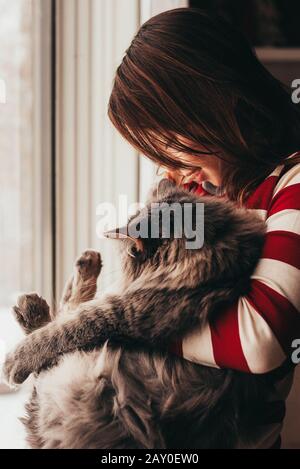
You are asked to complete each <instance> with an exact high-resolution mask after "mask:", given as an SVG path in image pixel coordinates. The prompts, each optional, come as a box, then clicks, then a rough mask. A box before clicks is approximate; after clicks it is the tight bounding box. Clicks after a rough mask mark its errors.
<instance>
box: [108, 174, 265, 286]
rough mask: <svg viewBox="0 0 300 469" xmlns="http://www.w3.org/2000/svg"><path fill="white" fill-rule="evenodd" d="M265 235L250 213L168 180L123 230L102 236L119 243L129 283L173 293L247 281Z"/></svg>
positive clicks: (157, 189)
mask: <svg viewBox="0 0 300 469" xmlns="http://www.w3.org/2000/svg"><path fill="white" fill-rule="evenodd" d="M263 235H264V224H263V223H262V222H261V221H260V220H259V219H258V218H257V217H256V216H254V215H253V214H252V213H250V212H249V211H246V210H244V209H238V208H237V207H236V206H234V205H233V204H232V203H230V202H227V201H226V202H225V201H222V200H220V199H217V198H215V197H199V196H196V195H194V194H192V193H190V192H187V191H185V190H183V189H182V188H179V187H177V186H176V185H175V184H174V183H173V182H171V181H169V180H166V179H164V180H162V181H161V182H160V183H159V184H158V185H157V186H156V187H155V188H154V189H153V190H152V191H151V196H150V198H149V201H148V203H147V205H146V207H145V208H143V209H141V210H140V211H139V212H138V213H136V214H135V215H134V216H133V217H131V218H130V220H129V221H128V224H127V225H126V226H123V227H121V228H117V229H115V230H111V231H109V232H107V233H106V236H107V237H108V238H114V239H117V240H118V241H119V244H120V248H121V254H122V261H123V268H124V273H125V275H126V277H127V279H129V280H135V279H137V278H141V280H143V281H144V280H146V279H147V282H150V283H151V282H153V284H157V282H158V281H159V282H160V284H161V285H166V284H168V286H170V282H172V287H174V288H176V287H177V288H180V287H182V286H185V287H192V288H194V287H196V286H197V285H200V284H204V283H207V282H216V281H218V282H219V281H222V280H226V281H228V280H229V281H230V280H232V281H233V282H234V281H235V280H239V279H240V278H241V276H242V277H249V276H250V275H251V273H252V271H253V269H254V267H255V265H256V263H257V260H258V258H259V256H260V252H261V248H262V243H263Z"/></svg>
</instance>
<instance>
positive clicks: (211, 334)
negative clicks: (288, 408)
mask: <svg viewBox="0 0 300 469" xmlns="http://www.w3.org/2000/svg"><path fill="white" fill-rule="evenodd" d="M291 156H295V155H291ZM196 193H199V195H207V192H206V191H204V189H203V188H202V187H201V186H199V188H198V189H197V190H196ZM246 207H247V208H248V209H249V210H253V211H255V212H256V213H257V214H258V215H259V216H260V217H261V218H262V219H263V220H264V221H265V222H266V225H267V233H266V237H265V242H264V247H263V253H262V257H261V259H260V261H259V263H258V265H257V267H256V269H255V272H254V273H253V275H252V282H251V290H250V292H249V294H248V295H246V296H243V297H241V298H239V300H238V301H237V302H236V303H235V304H233V305H231V306H230V307H227V308H226V309H224V310H223V311H220V312H219V314H218V316H217V318H216V319H215V320H214V321H213V322H211V323H210V324H208V325H207V326H206V327H204V328H199V329H196V330H193V331H192V332H191V333H189V334H188V335H187V336H185V337H184V338H183V339H182V341H180V342H179V343H178V344H176V345H177V347H176V349H177V352H178V353H179V354H180V355H181V356H183V357H184V358H185V359H187V360H190V361H192V362H194V363H200V364H203V365H208V366H213V367H221V368H232V369H236V370H240V371H244V372H250V373H267V372H269V371H270V370H273V369H276V368H278V367H280V366H281V365H282V364H283V362H285V361H286V359H287V357H290V355H291V350H292V349H291V344H292V342H293V340H294V339H295V338H300V313H299V312H300V164H297V165H295V166H294V167H292V168H291V169H289V170H287V171H284V169H283V166H279V167H278V168H276V170H275V171H273V173H272V174H270V175H269V176H268V177H267V178H266V179H265V180H264V181H263V182H262V183H261V184H260V185H259V186H258V187H257V189H256V190H255V191H254V192H253V193H252V195H251V196H250V197H249V198H248V200H247V202H246ZM287 381H289V384H288V386H286V384H287ZM291 382H292V377H291V373H290V375H289V376H287V377H285V379H284V380H282V381H281V382H280V383H279V384H280V386H279V388H280V389H279V388H278V389H279V391H278V392H279V394H278V396H276V398H275V399H276V400H277V399H281V400H282V399H285V398H286V397H287V394H288V392H289V389H290V386H291ZM283 389H284V390H283ZM273 398H274V396H273ZM282 418H283V416H282ZM269 430H270V431H269V435H268V438H267V439H266V441H265V443H262V444H258V446H259V447H261V446H264V447H270V446H271V445H272V443H273V442H274V441H275V439H276V438H277V437H278V435H279V433H280V430H281V425H279V422H278V424H277V425H276V428H275V427H274V425H273V426H272V428H270V429H269Z"/></svg>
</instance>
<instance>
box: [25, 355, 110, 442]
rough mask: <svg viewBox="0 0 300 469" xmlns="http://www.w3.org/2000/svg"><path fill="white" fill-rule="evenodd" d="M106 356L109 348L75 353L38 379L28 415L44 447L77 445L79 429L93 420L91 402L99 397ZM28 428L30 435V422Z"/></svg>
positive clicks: (43, 372)
mask: <svg viewBox="0 0 300 469" xmlns="http://www.w3.org/2000/svg"><path fill="white" fill-rule="evenodd" d="M104 358H105V348H101V349H99V350H94V351H92V352H73V353H70V354H67V355H64V356H63V357H62V358H61V360H60V362H59V363H58V364H57V365H56V366H54V367H53V368H51V369H49V370H45V371H42V372H41V373H40V374H39V376H38V377H37V378H36V382H35V389H36V393H34V395H33V398H32V402H33V405H31V407H30V410H29V412H28V414H29V416H30V417H31V418H33V420H34V425H35V426H37V427H38V434H39V435H41V436H42V441H43V445H42V447H43V448H71V447H76V445H77V444H76V433H77V431H79V432H82V428H84V422H85V421H86V422H88V421H91V415H90V409H89V408H88V402H93V401H94V402H96V400H97V399H96V397H97V395H98V394H99V389H98V386H97V384H96V383H100V380H99V376H100V375H101V372H102V371H103V368H104V361H105V360H104ZM27 429H28V430H29V432H28V433H29V435H30V427H29V425H28V424H27ZM72 438H73V442H72V441H71V439H72ZM29 442H30V440H29ZM34 446H35V445H34ZM35 447H36V446H35ZM38 447H40V445H39V446H38Z"/></svg>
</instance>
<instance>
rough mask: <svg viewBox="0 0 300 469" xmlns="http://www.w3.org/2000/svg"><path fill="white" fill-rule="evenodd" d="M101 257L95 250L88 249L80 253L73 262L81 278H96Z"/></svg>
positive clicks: (99, 270)
mask: <svg viewBox="0 0 300 469" xmlns="http://www.w3.org/2000/svg"><path fill="white" fill-rule="evenodd" d="M101 268H102V259H101V255H100V253H99V252H97V251H93V250H88V251H85V252H83V253H82V254H81V256H80V257H79V258H78V259H77V261H76V263H75V269H76V271H77V273H78V275H79V277H80V278H82V280H84V281H86V280H88V279H90V278H97V277H98V275H99V274H100V272H101Z"/></svg>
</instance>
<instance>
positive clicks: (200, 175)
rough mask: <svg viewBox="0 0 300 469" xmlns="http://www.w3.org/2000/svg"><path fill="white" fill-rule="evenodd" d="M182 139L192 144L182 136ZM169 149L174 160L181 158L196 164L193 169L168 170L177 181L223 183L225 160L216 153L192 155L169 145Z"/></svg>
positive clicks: (180, 159)
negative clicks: (223, 164)
mask: <svg viewBox="0 0 300 469" xmlns="http://www.w3.org/2000/svg"><path fill="white" fill-rule="evenodd" d="M180 141H181V142H182V143H185V144H187V145H190V143H189V142H188V141H187V140H186V139H184V138H180ZM198 149H199V148H198ZM200 150H201V149H200ZM167 151H168V153H169V155H170V156H171V157H172V158H173V159H174V160H175V159H176V160H177V161H178V160H179V161H182V162H184V163H189V164H192V165H195V169H193V170H189V169H182V170H180V169H176V170H168V174H169V175H170V176H171V177H172V178H173V179H174V180H175V181H176V182H180V180H181V181H182V182H184V183H188V182H192V181H195V182H197V183H198V184H200V183H201V182H203V181H209V182H211V183H212V184H214V185H215V186H221V185H222V163H223V161H222V160H221V159H220V158H218V157H217V156H216V155H213V154H212V155H199V156H198V155H190V154H188V153H183V152H179V151H176V150H174V149H172V148H170V147H168V149H167ZM203 151H205V148H203Z"/></svg>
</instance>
